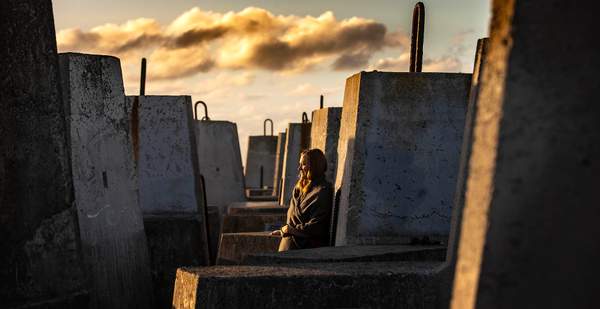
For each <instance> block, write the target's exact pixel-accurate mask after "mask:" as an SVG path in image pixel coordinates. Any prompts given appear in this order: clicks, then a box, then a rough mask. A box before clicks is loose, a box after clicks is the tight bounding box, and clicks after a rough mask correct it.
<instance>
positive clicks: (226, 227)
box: [221, 212, 287, 233]
mask: <svg viewBox="0 0 600 309" xmlns="http://www.w3.org/2000/svg"><path fill="white" fill-rule="evenodd" d="M286 217H287V215H286V214H284V213H283V212H282V213H279V214H243V215H225V216H223V225H222V228H221V233H242V232H264V231H269V232H270V231H274V230H277V229H280V228H281V227H282V226H283V225H285V219H286Z"/></svg>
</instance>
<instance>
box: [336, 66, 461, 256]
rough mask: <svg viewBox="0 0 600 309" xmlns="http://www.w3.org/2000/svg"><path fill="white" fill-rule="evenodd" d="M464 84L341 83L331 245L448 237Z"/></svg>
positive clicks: (378, 79)
mask: <svg viewBox="0 0 600 309" xmlns="http://www.w3.org/2000/svg"><path fill="white" fill-rule="evenodd" d="M470 78H471V74H444V73H417V74H415V73H383V72H361V73H359V74H356V75H353V76H351V77H350V78H348V80H347V81H346V91H345V94H344V108H343V112H342V124H341V128H340V139H339V142H338V143H339V144H338V168H337V176H336V184H335V189H336V191H337V190H340V193H339V198H340V202H339V215H338V220H337V233H336V245H344V244H361V243H363V244H364V243H385V242H395V243H398V242H405V241H409V240H410V239H411V238H414V237H425V236H427V237H430V238H434V239H435V238H441V239H445V238H446V237H447V236H448V233H449V229H450V214H451V209H452V197H453V195H454V191H455V188H456V174H457V172H458V164H459V156H460V149H461V141H462V136H463V128H464V120H465V114H466V106H467V94H468V92H469V84H470Z"/></svg>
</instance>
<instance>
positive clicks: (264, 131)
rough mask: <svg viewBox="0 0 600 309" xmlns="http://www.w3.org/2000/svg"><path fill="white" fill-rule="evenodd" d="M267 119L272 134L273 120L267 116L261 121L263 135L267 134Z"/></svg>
mask: <svg viewBox="0 0 600 309" xmlns="http://www.w3.org/2000/svg"><path fill="white" fill-rule="evenodd" d="M267 121H268V122H270V123H271V136H273V120H271V119H269V118H267V119H265V121H264V122H263V135H264V136H267Z"/></svg>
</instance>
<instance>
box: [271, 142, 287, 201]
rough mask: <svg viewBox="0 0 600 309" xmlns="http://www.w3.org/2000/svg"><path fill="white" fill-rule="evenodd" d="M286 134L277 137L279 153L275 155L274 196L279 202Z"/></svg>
mask: <svg viewBox="0 0 600 309" xmlns="http://www.w3.org/2000/svg"><path fill="white" fill-rule="evenodd" d="M285 135H286V134H285V132H283V133H279V134H278V135H277V152H276V153H275V175H274V176H273V195H274V196H276V197H277V200H279V196H280V194H281V174H282V172H283V156H284V154H285Z"/></svg>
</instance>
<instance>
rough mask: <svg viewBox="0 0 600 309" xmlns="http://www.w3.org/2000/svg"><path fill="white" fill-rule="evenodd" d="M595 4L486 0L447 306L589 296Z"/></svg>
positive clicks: (590, 301)
mask: <svg viewBox="0 0 600 309" xmlns="http://www.w3.org/2000/svg"><path fill="white" fill-rule="evenodd" d="M596 6H597V5H596V3H594V2H591V1H577V2H573V1H564V0H560V1H559V0H550V1H541V0H534V1H494V2H493V12H494V15H493V18H492V20H491V21H492V23H491V27H490V43H489V44H490V46H489V51H488V54H487V65H486V67H485V69H484V71H483V74H482V77H481V86H480V89H479V97H478V103H477V105H478V108H477V114H476V116H475V124H474V131H473V145H472V154H471V157H470V162H469V165H468V166H469V172H468V175H469V178H468V180H467V192H466V194H465V205H464V211H463V220H462V228H461V234H460V247H459V251H458V262H457V266H456V276H455V284H454V295H453V299H452V308H455V309H458V308H475V307H477V308H534V307H535V308H597V307H599V306H600V300H599V299H598V297H597V294H598V288H597V286H598V284H597V280H598V275H600V267H598V260H599V259H600V248H599V246H598V239H597V236H593V235H600V225H599V224H598V218H600V207H598V188H599V187H598V184H600V164H599V162H598V158H600V121H598V120H599V119H600V105H599V104H598V102H599V99H600V98H599V94H600V92H598V89H600V80H599V79H598V78H597V74H598V71H599V69H600V58H598V42H597V41H596V40H591V39H590V38H594V37H598V36H599V35H600V33H599V32H600V29H599V28H598V26H597V22H596V21H597V13H596ZM549 21H551V22H549Z"/></svg>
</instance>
